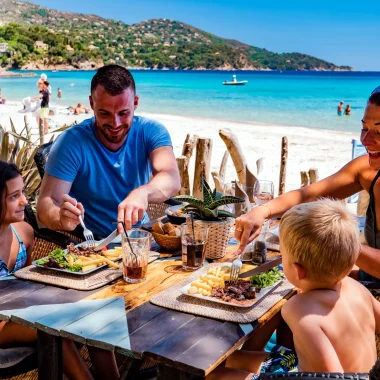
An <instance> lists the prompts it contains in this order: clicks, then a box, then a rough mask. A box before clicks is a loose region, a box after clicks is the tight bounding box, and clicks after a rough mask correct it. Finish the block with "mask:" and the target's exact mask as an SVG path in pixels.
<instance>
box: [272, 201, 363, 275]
mask: <svg viewBox="0 0 380 380" xmlns="http://www.w3.org/2000/svg"><path fill="white" fill-rule="evenodd" d="M280 242H281V245H282V246H283V247H284V248H285V249H286V251H287V254H288V255H289V259H290V261H291V262H294V263H298V264H301V265H302V266H303V267H304V268H305V269H306V270H307V273H308V276H310V277H311V278H312V279H314V280H320V281H326V282H330V281H339V280H340V279H342V278H343V277H345V276H346V275H347V274H348V273H349V272H350V271H351V269H352V267H353V266H354V264H355V262H356V259H357V258H358V256H359V250H360V243H359V227H358V222H357V220H356V217H355V216H354V215H352V214H351V213H350V212H349V211H348V210H347V208H346V206H345V205H344V203H343V202H340V201H333V200H331V199H327V198H324V199H321V200H318V201H316V202H310V203H304V204H301V205H298V206H295V207H293V208H291V209H290V210H289V211H287V212H286V213H285V214H284V216H283V217H282V219H281V223H280Z"/></svg>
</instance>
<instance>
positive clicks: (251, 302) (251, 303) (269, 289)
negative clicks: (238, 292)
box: [179, 263, 282, 308]
mask: <svg viewBox="0 0 380 380" xmlns="http://www.w3.org/2000/svg"><path fill="white" fill-rule="evenodd" d="M231 265H232V264H231V263H223V264H222V265H221V266H222V267H224V266H231ZM197 280H198V279H196V280H194V281H197ZM281 283H282V280H280V281H278V282H276V283H275V284H274V285H272V286H268V287H267V288H263V289H261V291H260V292H259V293H256V298H255V299H253V300H247V301H249V302H246V303H244V304H242V303H232V302H225V301H222V300H221V299H219V298H216V297H209V296H203V295H201V294H188V293H187V291H188V290H189V289H190V287H191V283H190V284H188V285H186V286H184V287H182V288H181V289H179V291H180V292H181V293H182V294H184V295H185V296H188V297H195V298H200V299H202V300H207V301H211V302H216V303H221V304H223V305H228V306H233V307H244V308H246V307H252V306H254V305H255V303H256V302H257V301H258V300H260V299H261V298H264V297H265V296H267V295H268V294H269V293H271V292H272V291H273V290H275V289H276V288H277V287H278V286H279V285H281Z"/></svg>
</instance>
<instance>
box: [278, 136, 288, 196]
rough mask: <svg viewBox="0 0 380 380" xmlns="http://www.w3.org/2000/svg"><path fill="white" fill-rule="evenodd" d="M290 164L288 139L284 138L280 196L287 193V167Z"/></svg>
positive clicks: (279, 187)
mask: <svg viewBox="0 0 380 380" xmlns="http://www.w3.org/2000/svg"><path fill="white" fill-rule="evenodd" d="M287 163H288V138H287V137H286V136H284V137H283V138H282V142H281V163H280V179H279V185H278V195H281V194H284V193H285V182H286V165H287Z"/></svg>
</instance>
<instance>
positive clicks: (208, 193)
mask: <svg viewBox="0 0 380 380" xmlns="http://www.w3.org/2000/svg"><path fill="white" fill-rule="evenodd" d="M202 195H203V202H204V204H205V206H206V207H207V206H208V205H209V204H211V203H212V202H213V200H214V199H213V196H212V190H211V189H210V186H209V185H208V183H207V181H206V179H205V177H202Z"/></svg>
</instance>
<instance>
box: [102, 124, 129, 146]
mask: <svg viewBox="0 0 380 380" xmlns="http://www.w3.org/2000/svg"><path fill="white" fill-rule="evenodd" d="M96 127H97V129H98V131H99V132H100V133H101V134H102V136H103V137H104V138H105V139H106V140H107V141H108V142H110V143H112V144H118V143H121V142H122V141H123V140H125V138H126V136H127V134H128V132H129V130H130V129H131V127H130V126H128V125H126V124H123V125H121V126H120V127H121V128H123V134H122V135H120V136H111V135H109V134H108V133H107V129H108V128H112V127H111V126H110V125H108V124H103V125H102V126H99V124H98V123H96Z"/></svg>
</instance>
